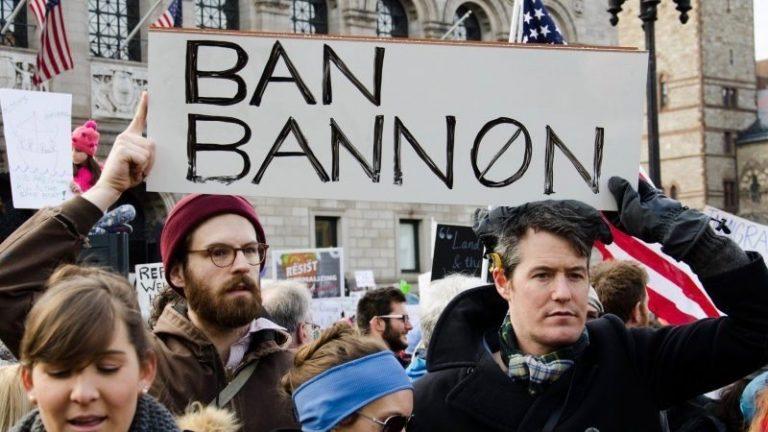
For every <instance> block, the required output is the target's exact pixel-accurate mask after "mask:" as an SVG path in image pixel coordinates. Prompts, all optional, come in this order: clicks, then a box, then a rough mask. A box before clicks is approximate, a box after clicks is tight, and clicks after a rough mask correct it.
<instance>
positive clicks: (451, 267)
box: [431, 224, 484, 280]
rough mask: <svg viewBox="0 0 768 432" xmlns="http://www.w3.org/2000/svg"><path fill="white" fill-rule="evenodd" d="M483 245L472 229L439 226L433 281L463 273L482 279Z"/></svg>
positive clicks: (436, 234)
mask: <svg viewBox="0 0 768 432" xmlns="http://www.w3.org/2000/svg"><path fill="white" fill-rule="evenodd" d="M483 250H484V247H483V244H482V242H480V239H479V238H477V236H476V235H475V232H474V231H473V230H472V227H468V226H461V225H447V224H437V227H436V229H435V244H434V251H433V254H432V275H431V277H432V280H437V279H442V278H444V277H446V276H448V275H450V274H454V273H462V274H465V275H467V276H474V277H480V271H481V269H482V266H483Z"/></svg>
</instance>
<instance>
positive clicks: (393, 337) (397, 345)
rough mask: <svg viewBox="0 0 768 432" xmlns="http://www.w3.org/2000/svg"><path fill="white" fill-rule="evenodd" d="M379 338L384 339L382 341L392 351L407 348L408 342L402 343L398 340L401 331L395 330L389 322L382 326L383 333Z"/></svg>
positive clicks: (400, 336)
mask: <svg viewBox="0 0 768 432" xmlns="http://www.w3.org/2000/svg"><path fill="white" fill-rule="evenodd" d="M381 338H382V339H384V342H385V343H386V344H387V346H388V347H389V349H390V350H392V351H394V352H398V351H402V350H404V349H406V348H408V344H403V341H402V340H400V338H402V333H400V332H396V331H395V330H394V328H392V326H390V325H389V323H387V325H386V327H384V333H382V334H381Z"/></svg>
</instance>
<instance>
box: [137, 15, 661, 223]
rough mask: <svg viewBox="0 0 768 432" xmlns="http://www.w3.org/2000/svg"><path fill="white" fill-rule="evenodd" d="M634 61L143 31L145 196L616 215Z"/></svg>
mask: <svg viewBox="0 0 768 432" xmlns="http://www.w3.org/2000/svg"><path fill="white" fill-rule="evenodd" d="M647 59H648V55H647V53H645V52H642V51H637V50H634V49H624V48H616V47H600V48H596V47H589V48H579V47H573V46H558V47H552V46H531V45H526V46H520V45H514V44H506V43H503V44H502V43H471V44H469V43H456V42H441V41H418V40H398V39H395V40H393V39H373V38H366V39H363V38H353V37H328V36H320V35H311V36H309V37H308V36H307V35H292V34H284V35H283V34H267V33H233V32H215V31H208V30H205V31H192V30H189V29H184V30H176V29H152V30H150V32H149V93H150V94H151V95H152V108H151V109H150V111H149V118H148V134H149V136H151V137H152V138H153V139H154V140H155V141H156V142H157V157H156V163H155V169H154V170H153V172H152V174H151V175H150V176H149V178H148V179H147V189H148V190H151V191H156V192H200V193H217V194H242V195H249V196H271V197H292V198H320V199H343V200H368V201H370V200H375V201H390V202H420V203H439V204H468V205H488V204H493V205H513V204H518V203H522V202H526V201H531V200H538V199H544V198H552V199H565V198H570V199H578V200H581V201H584V202H586V203H589V204H592V205H594V206H595V207H597V208H599V209H607V210H610V209H615V205H616V203H615V201H614V198H613V196H612V195H611V194H610V192H609V191H608V187H607V184H608V179H609V178H610V177H611V176H614V175H619V176H622V177H624V178H628V179H636V178H637V167H638V165H639V161H640V147H641V144H642V143H641V137H642V124H643V102H644V97H645V83H646V74H647Z"/></svg>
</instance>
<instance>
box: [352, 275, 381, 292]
mask: <svg viewBox="0 0 768 432" xmlns="http://www.w3.org/2000/svg"><path fill="white" fill-rule="evenodd" d="M366 288H376V281H375V280H374V277H373V270H357V271H355V289H356V290H363V289H366Z"/></svg>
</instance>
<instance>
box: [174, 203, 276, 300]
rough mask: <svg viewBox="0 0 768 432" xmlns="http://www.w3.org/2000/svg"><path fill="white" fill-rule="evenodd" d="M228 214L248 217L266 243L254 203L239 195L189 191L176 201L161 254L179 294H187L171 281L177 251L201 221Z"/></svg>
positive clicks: (260, 239) (260, 238) (261, 239)
mask: <svg viewBox="0 0 768 432" xmlns="http://www.w3.org/2000/svg"><path fill="white" fill-rule="evenodd" d="M227 213H233V214H236V215H240V216H242V217H244V218H246V219H248V220H249V221H250V222H251V223H252V224H253V227H254V228H255V229H256V237H257V238H258V240H259V241H260V242H261V243H266V242H267V238H266V236H265V235H264V228H262V227H261V223H260V222H259V218H258V216H256V211H255V210H254V209H253V206H252V205H251V203H249V202H248V201H247V200H246V199H245V198H243V197H240V196H233V195H205V194H190V195H187V196H185V197H184V198H182V199H181V200H180V201H179V202H178V203H176V205H175V206H174V207H173V209H172V210H171V212H170V213H169V214H168V217H167V218H166V219H165V226H163V231H162V233H161V234H160V255H161V256H162V258H163V267H164V268H165V280H166V281H167V282H168V285H170V286H171V287H172V288H173V289H174V290H176V292H178V293H179V294H181V295H184V293H183V292H182V290H181V289H180V288H179V287H177V286H174V285H173V283H172V282H171V266H172V265H173V264H174V260H175V259H178V257H176V256H175V255H176V252H177V251H178V249H179V247H180V246H181V245H182V244H183V242H184V241H185V239H186V238H187V236H188V235H189V234H190V233H191V232H192V231H193V230H194V229H195V228H197V227H198V226H199V225H200V224H201V223H203V222H205V221H207V220H208V219H210V218H212V217H214V216H218V215H220V214H227ZM265 262H266V261H265ZM261 267H262V268H264V263H261Z"/></svg>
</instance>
